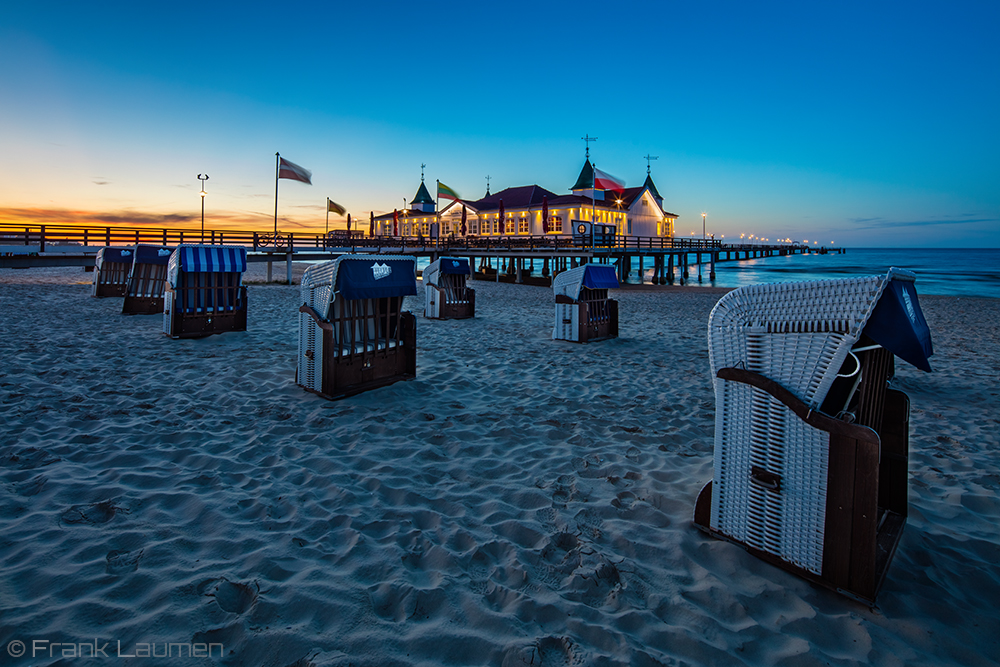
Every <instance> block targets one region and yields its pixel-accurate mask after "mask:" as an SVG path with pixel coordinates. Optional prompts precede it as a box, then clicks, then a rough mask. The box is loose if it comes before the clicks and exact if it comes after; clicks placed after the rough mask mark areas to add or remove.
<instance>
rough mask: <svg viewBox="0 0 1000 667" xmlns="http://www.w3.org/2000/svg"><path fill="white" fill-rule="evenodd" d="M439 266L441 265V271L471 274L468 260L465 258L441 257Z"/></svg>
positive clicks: (464, 274) (463, 274)
mask: <svg viewBox="0 0 1000 667" xmlns="http://www.w3.org/2000/svg"><path fill="white" fill-rule="evenodd" d="M440 266H441V273H454V274H457V275H462V276H468V275H471V274H472V271H471V270H470V269H469V260H467V259H457V258H454V257H442V258H441V265H440Z"/></svg>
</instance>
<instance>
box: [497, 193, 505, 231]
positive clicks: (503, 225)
mask: <svg viewBox="0 0 1000 667" xmlns="http://www.w3.org/2000/svg"><path fill="white" fill-rule="evenodd" d="M506 217H507V216H506V215H504V212H503V200H502V199H501V200H500V210H499V211H497V218H498V219H499V220H500V233H501V234H503V233H504V232H505V231H506V230H505V229H504V228H505V227H506V226H507V225H506V221H505V220H504V218H506Z"/></svg>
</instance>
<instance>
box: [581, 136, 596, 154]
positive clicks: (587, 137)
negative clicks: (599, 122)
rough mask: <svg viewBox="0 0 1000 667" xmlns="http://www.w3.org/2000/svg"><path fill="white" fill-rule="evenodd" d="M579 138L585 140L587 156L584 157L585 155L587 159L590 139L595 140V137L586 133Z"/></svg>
mask: <svg viewBox="0 0 1000 667" xmlns="http://www.w3.org/2000/svg"><path fill="white" fill-rule="evenodd" d="M580 138H581V139H583V140H584V141H586V142H587V156H586V157H587V159H590V142H591V141H597V137H592V136H590V135H589V134H588V135H585V136H582V137H580Z"/></svg>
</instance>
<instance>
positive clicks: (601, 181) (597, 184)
mask: <svg viewBox="0 0 1000 667" xmlns="http://www.w3.org/2000/svg"><path fill="white" fill-rule="evenodd" d="M594 189H595V190H613V191H615V192H621V191H622V190H624V189H625V181H623V180H621V179H619V178H615V177H614V176H612V175H611V174H609V173H607V172H604V171H601V170H600V169H597V168H596V167H595V168H594Z"/></svg>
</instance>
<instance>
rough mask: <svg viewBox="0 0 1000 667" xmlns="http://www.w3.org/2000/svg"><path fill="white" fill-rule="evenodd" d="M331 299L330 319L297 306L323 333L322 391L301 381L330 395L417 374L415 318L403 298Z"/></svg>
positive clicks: (351, 392)
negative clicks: (408, 310) (404, 307)
mask: <svg viewBox="0 0 1000 667" xmlns="http://www.w3.org/2000/svg"><path fill="white" fill-rule="evenodd" d="M335 299H336V301H335V302H334V304H332V305H331V307H330V316H329V319H328V320H324V319H323V318H322V317H320V315H319V313H318V312H317V311H316V310H315V309H314V308H313V307H312V306H309V305H308V304H303V305H302V306H301V307H300V308H299V312H301V313H305V314H306V315H307V316H309V317H310V318H311V319H312V320H313V322H315V324H316V325H317V326H318V327H319V328H320V329H321V330H322V332H323V334H322V342H321V343H320V342H319V341H317V344H321V345H322V367H321V368H320V369H318V370H320V371H321V372H322V374H323V376H322V381H321V386H322V390H320V391H316V390H315V389H312V388H310V387H307V386H305V385H303V384H301V383H300V386H302V387H303V388H305V389H306V390H307V391H311V392H313V393H316V394H319V395H320V396H323V397H324V398H328V399H331V400H333V399H339V398H345V397H347V396H353V395H354V394H358V393H361V392H363V391H368V390H369V389H375V388H377V387H383V386H386V385H389V384H392V383H394V382H398V381H400V380H409V379H412V378H414V377H416V374H417V325H416V318H415V317H414V316H413V314H412V313H409V312H405V311H403V309H402V308H403V299H404V297H402V296H391V297H382V298H377V299H353V300H349V299H344V298H343V296H342V295H340V294H337V295H336V297H335ZM307 354H308V353H307ZM296 382H297V383H299V378H298V377H297V378H296Z"/></svg>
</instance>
